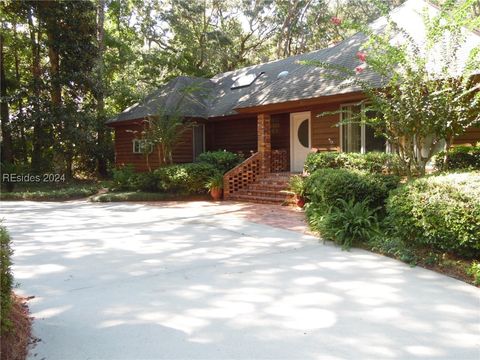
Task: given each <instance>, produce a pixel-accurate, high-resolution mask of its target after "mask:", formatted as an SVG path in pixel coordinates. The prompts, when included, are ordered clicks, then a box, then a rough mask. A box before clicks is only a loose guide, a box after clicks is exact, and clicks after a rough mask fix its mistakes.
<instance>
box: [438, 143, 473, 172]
mask: <svg viewBox="0 0 480 360" xmlns="http://www.w3.org/2000/svg"><path fill="white" fill-rule="evenodd" d="M445 157H446V158H447V163H446V164H445ZM435 167H436V168H437V169H438V170H441V171H445V170H463V169H477V170H480V146H455V147H453V148H451V149H450V150H449V151H447V152H445V151H442V152H440V153H438V154H437V155H436V157H435Z"/></svg>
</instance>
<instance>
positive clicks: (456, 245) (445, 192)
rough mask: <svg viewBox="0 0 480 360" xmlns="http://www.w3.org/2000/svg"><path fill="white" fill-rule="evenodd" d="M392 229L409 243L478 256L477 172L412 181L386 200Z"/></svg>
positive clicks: (479, 175) (479, 195)
mask: <svg viewBox="0 0 480 360" xmlns="http://www.w3.org/2000/svg"><path fill="white" fill-rule="evenodd" d="M387 220H388V222H389V224H391V226H392V231H393V232H394V233H396V234H397V236H399V237H400V238H401V239H402V240H403V241H405V243H406V244H407V245H409V246H415V247H429V248H431V249H432V250H439V251H444V252H451V253H454V254H457V255H460V256H466V257H475V256H479V255H480V172H471V173H451V174H447V175H439V176H429V177H425V178H421V179H417V180H414V181H412V182H409V183H407V184H406V185H404V186H402V187H400V188H399V189H398V190H396V191H394V192H392V194H391V195H390V197H389V199H388V202H387Z"/></svg>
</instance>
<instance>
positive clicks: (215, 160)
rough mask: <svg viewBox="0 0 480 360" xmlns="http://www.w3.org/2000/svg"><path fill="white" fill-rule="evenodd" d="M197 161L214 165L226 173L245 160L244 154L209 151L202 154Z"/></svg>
mask: <svg viewBox="0 0 480 360" xmlns="http://www.w3.org/2000/svg"><path fill="white" fill-rule="evenodd" d="M197 161H198V162H203V163H207V164H210V165H213V166H214V167H215V168H216V169H217V170H218V171H220V172H221V173H222V174H224V173H226V172H227V171H229V170H230V169H233V168H234V167H235V166H237V165H238V164H240V163H241V162H242V161H243V156H242V155H240V154H236V153H232V152H229V151H221V150H219V151H207V152H204V153H202V154H200V155H199V156H198V158H197Z"/></svg>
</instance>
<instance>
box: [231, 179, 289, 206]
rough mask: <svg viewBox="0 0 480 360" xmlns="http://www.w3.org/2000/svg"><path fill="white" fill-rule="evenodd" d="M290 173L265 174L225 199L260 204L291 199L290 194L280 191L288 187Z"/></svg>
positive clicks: (276, 202)
mask: <svg viewBox="0 0 480 360" xmlns="http://www.w3.org/2000/svg"><path fill="white" fill-rule="evenodd" d="M292 175H293V174H291V173H272V174H268V175H265V176H263V177H261V178H259V179H257V181H256V182H255V183H253V184H250V185H248V186H247V187H246V188H244V189H242V190H239V191H236V192H235V193H233V194H230V195H229V196H228V199H227V200H233V201H245V202H255V203H261V204H283V203H285V202H289V201H290V200H291V195H288V194H285V193H282V192H281V191H282V190H286V189H287V187H288V181H289V180H290V177H291V176H292Z"/></svg>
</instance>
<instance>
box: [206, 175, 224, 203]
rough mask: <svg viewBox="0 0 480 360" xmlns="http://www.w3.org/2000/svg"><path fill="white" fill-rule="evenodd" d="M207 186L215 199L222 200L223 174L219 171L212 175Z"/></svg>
mask: <svg viewBox="0 0 480 360" xmlns="http://www.w3.org/2000/svg"><path fill="white" fill-rule="evenodd" d="M205 187H206V188H207V190H208V191H209V192H210V196H211V197H212V199H213V200H214V201H218V200H220V199H221V198H222V195H223V174H221V173H218V174H215V175H214V176H212V177H211V178H210V179H208V181H207V183H206V184H205Z"/></svg>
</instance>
